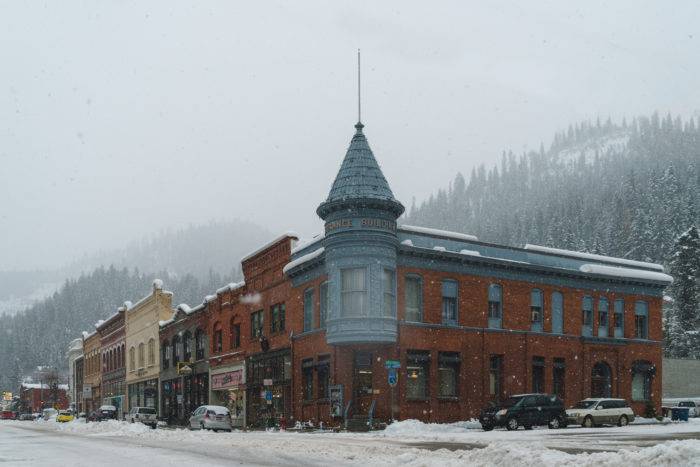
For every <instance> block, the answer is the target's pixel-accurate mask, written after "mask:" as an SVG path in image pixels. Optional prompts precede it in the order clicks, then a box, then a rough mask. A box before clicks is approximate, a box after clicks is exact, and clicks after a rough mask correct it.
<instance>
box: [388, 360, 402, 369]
mask: <svg viewBox="0 0 700 467" xmlns="http://www.w3.org/2000/svg"><path fill="white" fill-rule="evenodd" d="M384 368H401V362H400V361H398V360H386V361H385V362H384Z"/></svg>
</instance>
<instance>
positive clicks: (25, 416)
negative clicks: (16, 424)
mask: <svg viewBox="0 0 700 467" xmlns="http://www.w3.org/2000/svg"><path fill="white" fill-rule="evenodd" d="M18 420H23V421H33V420H36V415H35V414H31V413H21V414H19V418H18Z"/></svg>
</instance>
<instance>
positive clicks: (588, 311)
mask: <svg viewBox="0 0 700 467" xmlns="http://www.w3.org/2000/svg"><path fill="white" fill-rule="evenodd" d="M582 311H583V328H582V329H581V334H582V335H584V336H591V335H592V334H593V298H592V297H589V296H585V297H583V304H582Z"/></svg>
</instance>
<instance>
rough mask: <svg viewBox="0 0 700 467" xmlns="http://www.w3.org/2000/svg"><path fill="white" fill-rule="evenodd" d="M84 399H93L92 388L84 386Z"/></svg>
mask: <svg viewBox="0 0 700 467" xmlns="http://www.w3.org/2000/svg"><path fill="white" fill-rule="evenodd" d="M83 399H92V386H83Z"/></svg>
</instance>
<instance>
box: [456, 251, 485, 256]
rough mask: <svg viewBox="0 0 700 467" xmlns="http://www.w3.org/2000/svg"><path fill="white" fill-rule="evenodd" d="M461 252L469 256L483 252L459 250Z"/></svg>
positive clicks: (479, 254)
mask: <svg viewBox="0 0 700 467" xmlns="http://www.w3.org/2000/svg"><path fill="white" fill-rule="evenodd" d="M459 254H460V255H467V256H481V253H479V252H478V251H475V250H459Z"/></svg>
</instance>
